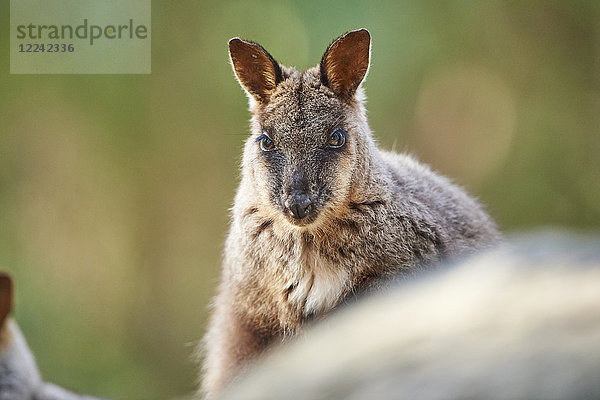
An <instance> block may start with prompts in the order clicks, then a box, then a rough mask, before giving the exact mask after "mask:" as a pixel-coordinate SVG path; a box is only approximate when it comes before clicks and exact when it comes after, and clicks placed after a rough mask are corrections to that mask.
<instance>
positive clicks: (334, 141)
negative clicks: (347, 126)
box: [327, 128, 348, 149]
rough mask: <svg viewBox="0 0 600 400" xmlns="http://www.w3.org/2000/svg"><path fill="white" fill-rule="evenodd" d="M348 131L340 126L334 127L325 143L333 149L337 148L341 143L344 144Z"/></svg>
mask: <svg viewBox="0 0 600 400" xmlns="http://www.w3.org/2000/svg"><path fill="white" fill-rule="evenodd" d="M347 134H348V133H347V132H346V131H345V130H343V129H342V128H336V129H334V130H333V132H331V134H330V135H329V140H328V141H327V145H328V146H329V147H332V148H334V149H339V148H340V147H342V146H343V145H345V144H346V135H347Z"/></svg>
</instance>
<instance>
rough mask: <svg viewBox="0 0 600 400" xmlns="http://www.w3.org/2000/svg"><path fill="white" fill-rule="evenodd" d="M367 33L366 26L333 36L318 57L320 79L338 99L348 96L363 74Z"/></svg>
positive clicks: (366, 62)
mask: <svg viewBox="0 0 600 400" xmlns="http://www.w3.org/2000/svg"><path fill="white" fill-rule="evenodd" d="M370 55H371V35H370V34H369V31H368V30H366V29H359V30H356V31H351V32H348V33H346V34H344V35H342V36H340V37H339V38H337V39H336V40H335V41H334V42H333V43H332V44H331V45H329V47H328V48H327V51H325V54H323V58H321V64H320V69H321V83H323V85H325V86H327V87H328V88H330V89H331V90H333V92H334V93H335V94H337V95H338V96H339V97H341V98H342V99H345V100H347V99H350V98H352V96H354V93H355V92H356V89H358V87H359V86H360V84H361V82H362V81H363V79H364V78H365V76H366V75H367V71H368V70H369V59H370Z"/></svg>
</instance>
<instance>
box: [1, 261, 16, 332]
mask: <svg viewBox="0 0 600 400" xmlns="http://www.w3.org/2000/svg"><path fill="white" fill-rule="evenodd" d="M12 303H13V284H12V279H11V278H10V276H9V275H8V274H5V273H3V272H0V328H2V327H3V326H4V323H5V321H6V318H7V317H8V315H9V314H10V311H11V309H12Z"/></svg>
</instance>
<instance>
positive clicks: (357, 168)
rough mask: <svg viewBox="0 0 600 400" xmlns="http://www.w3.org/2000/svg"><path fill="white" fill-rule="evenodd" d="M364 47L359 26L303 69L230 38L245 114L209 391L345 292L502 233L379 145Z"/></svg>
mask: <svg viewBox="0 0 600 400" xmlns="http://www.w3.org/2000/svg"><path fill="white" fill-rule="evenodd" d="M370 43H371V38H370V35H369V33H368V32H367V31H366V30H364V29H361V30H358V31H353V32H350V33H347V34H346V35H343V36H341V37H340V38H338V39H337V40H336V41H334V42H333V43H332V44H331V45H330V46H329V47H328V49H327V51H326V52H325V54H324V55H323V58H322V60H321V62H320V64H319V65H318V66H317V67H314V68H311V69H309V70H307V71H305V72H300V71H297V70H296V69H294V68H289V67H285V66H282V65H280V64H278V63H277V62H276V61H275V60H274V59H273V57H272V56H271V55H269V54H268V53H267V52H266V51H265V50H264V49H263V48H262V47H261V46H260V45H258V44H256V43H252V42H248V41H244V40H241V39H237V38H235V39H232V40H231V41H230V42H229V50H230V56H231V61H232V65H233V68H234V71H235V73H236V76H237V78H238V80H239V81H240V83H241V85H242V87H243V88H244V89H245V90H246V92H247V93H248V95H249V100H250V110H251V112H252V120H251V134H250V137H249V138H248V140H247V141H246V145H245V148H244V156H243V161H242V179H241V182H240V186H239V189H238V192H237V195H236V198H235V204H234V206H233V211H232V221H231V228H230V231H229V236H228V238H227V242H226V246H225V252H224V262H223V271H222V277H221V283H220V285H219V289H218V294H217V296H216V298H215V301H214V311H213V315H212V318H211V320H210V326H209V330H208V333H207V335H206V337H205V341H204V343H205V344H204V347H205V351H206V361H205V364H204V381H203V388H204V390H205V392H206V393H207V394H208V395H209V396H211V395H213V394H215V393H217V392H218V391H219V390H220V389H221V388H222V387H223V386H224V385H225V384H226V383H227V382H229V381H230V380H231V379H232V378H233V377H234V376H235V375H236V374H238V373H239V372H240V370H241V369H243V367H244V366H245V365H247V363H248V361H249V360H252V359H254V358H255V357H256V356H258V355H259V354H261V353H262V352H263V351H264V350H265V349H266V348H267V347H269V346H270V345H272V344H274V343H279V342H281V341H282V340H285V338H286V337H289V336H291V335H293V334H295V333H296V332H297V331H299V330H300V329H301V328H302V327H303V326H304V324H305V322H306V321H308V320H310V319H314V318H316V317H322V316H324V315H326V314H327V313H329V312H330V311H332V310H333V309H334V308H336V306H338V305H339V304H341V303H342V302H344V301H345V299H348V298H349V297H352V296H354V295H355V294H357V293H360V292H363V291H366V290H371V289H373V288H374V287H375V288H376V287H377V286H378V285H379V284H380V282H382V280H385V279H388V278H392V277H397V276H404V275H406V274H412V273H413V272H414V271H416V270H418V269H420V268H422V267H424V266H427V265H430V264H432V263H434V262H437V261H439V260H440V259H443V258H445V257H452V256H458V255H464V254H467V253H470V252H473V251H476V250H480V249H484V248H487V247H489V246H491V245H493V244H495V243H497V242H498V240H499V238H500V235H499V233H498V231H497V230H496V227H495V224H494V223H493V221H492V220H491V219H490V217H489V216H488V215H487V214H486V213H485V212H484V211H483V209H482V208H481V206H480V205H479V204H478V202H477V201H476V200H474V199H473V198H471V197H470V196H468V195H467V194H466V193H465V192H464V191H463V190H462V189H460V188H459V187H457V186H455V185H453V184H452V183H451V182H450V181H449V180H448V179H446V178H443V177H441V176H439V175H437V174H435V173H434V172H432V171H431V170H430V169H429V168H428V167H426V166H424V165H423V164H420V163H418V162H417V161H416V160H415V159H414V158H412V157H410V156H407V155H399V154H394V153H389V152H385V151H381V150H379V149H378V148H377V146H376V144H375V141H374V139H373V136H372V134H371V130H370V129H369V126H368V123H367V119H366V114H365V109H364V95H363V92H362V89H361V88H360V84H361V82H362V81H363V79H364V77H365V76H366V73H367V70H368V66H369V57H370ZM440 135H443V132H440Z"/></svg>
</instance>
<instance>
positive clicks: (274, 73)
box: [229, 38, 282, 104]
mask: <svg viewBox="0 0 600 400" xmlns="http://www.w3.org/2000/svg"><path fill="white" fill-rule="evenodd" d="M229 57H230V58H231V64H232V65H233V70H234V71H235V75H236V76H237V78H238V80H239V81H240V84H241V85H242V87H243V88H244V89H245V90H246V91H247V92H248V93H249V94H250V95H251V96H252V97H253V98H254V99H255V100H256V101H258V102H259V103H262V104H267V103H268V102H269V98H270V97H271V94H272V93H273V91H275V88H276V87H277V84H278V83H280V82H281V81H282V74H281V68H279V64H278V63H277V61H275V60H274V59H273V57H271V55H270V54H269V53H268V52H267V51H266V50H265V49H264V48H263V47H262V46H261V45H259V44H258V43H252V42H247V41H244V40H242V39H240V38H233V39H231V40H230V41H229Z"/></svg>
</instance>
